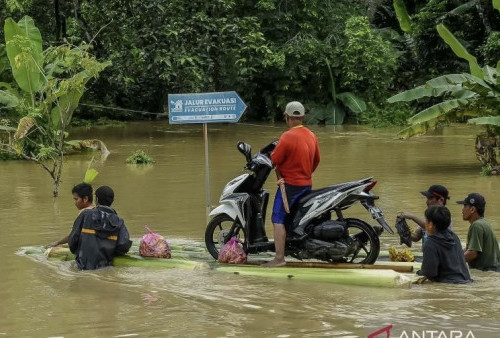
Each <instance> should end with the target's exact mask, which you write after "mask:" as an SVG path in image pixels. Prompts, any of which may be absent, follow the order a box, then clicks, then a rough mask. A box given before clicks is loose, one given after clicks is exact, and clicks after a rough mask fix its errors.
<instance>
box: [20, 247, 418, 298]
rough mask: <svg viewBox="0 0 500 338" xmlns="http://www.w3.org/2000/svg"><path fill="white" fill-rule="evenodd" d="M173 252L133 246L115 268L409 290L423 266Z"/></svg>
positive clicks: (67, 255)
mask: <svg viewBox="0 0 500 338" xmlns="http://www.w3.org/2000/svg"><path fill="white" fill-rule="evenodd" d="M171 249H172V258H170V259H165V258H147V257H141V256H139V255H138V246H137V245H133V246H132V248H131V250H130V252H129V253H128V254H127V255H124V256H118V257H115V259H114V261H113V265H114V266H117V267H145V268H167V269H168V268H182V269H190V270H196V269H203V270H213V271H216V272H221V273H231V274H235V275H241V276H256V277H265V278H281V279H288V280H304V281H315V282H324V283H331V284H344V285H359V286H376V287H389V288H409V287H410V286H411V283H412V280H413V279H414V276H415V275H414V272H413V271H415V269H418V268H419V267H420V263H406V262H405V263H402V262H390V261H380V262H377V263H375V264H374V265H367V264H366V265H365V264H345V263H322V262H300V261H290V262H287V265H286V266H284V267H278V268H263V267H260V266H258V265H259V264H261V263H263V262H265V261H266V260H269V259H270V258H271V257H272V256H268V255H265V254H264V255H257V256H256V259H257V260H249V261H248V263H247V264H243V265H233V264H221V263H217V262H214V260H213V258H212V257H211V256H210V254H209V253H208V252H207V251H206V250H205V249H204V248H203V247H199V246H188V245H171ZM19 254H24V255H27V256H35V255H36V256H38V257H40V256H41V257H43V255H45V256H46V257H47V258H48V259H50V260H61V261H71V260H73V259H74V255H73V254H72V253H71V252H70V251H69V249H68V248H67V247H53V248H50V249H47V250H45V249H44V248H42V247H26V248H21V249H20V250H19ZM398 271H399V272H398Z"/></svg>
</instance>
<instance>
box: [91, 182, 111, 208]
mask: <svg viewBox="0 0 500 338" xmlns="http://www.w3.org/2000/svg"><path fill="white" fill-rule="evenodd" d="M95 197H97V203H99V204H100V205H105V206H108V207H109V206H111V204H113V201H114V200H115V192H114V191H113V189H111V188H110V187H108V186H107V185H103V186H101V187H99V188H97V190H96V191H95Z"/></svg>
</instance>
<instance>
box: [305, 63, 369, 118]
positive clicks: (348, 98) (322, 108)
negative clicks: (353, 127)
mask: <svg viewBox="0 0 500 338" xmlns="http://www.w3.org/2000/svg"><path fill="white" fill-rule="evenodd" d="M325 62H326V66H327V68H328V74H329V76H330V82H331V87H332V89H331V101H330V102H328V103H327V104H326V105H318V104H310V105H309V106H310V107H311V111H310V113H309V114H307V115H306V123H317V124H327V125H339V124H342V123H343V122H344V118H345V116H346V109H348V110H349V111H351V112H353V113H355V114H357V113H361V112H363V111H365V110H366V103H365V101H363V100H362V99H360V98H359V97H358V96H356V95H355V94H354V93H351V92H343V93H337V90H336V89H335V79H334V77H333V73H332V68H331V67H330V63H329V62H328V60H327V59H326V60H325Z"/></svg>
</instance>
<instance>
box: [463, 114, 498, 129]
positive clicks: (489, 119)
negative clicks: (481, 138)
mask: <svg viewBox="0 0 500 338" xmlns="http://www.w3.org/2000/svg"><path fill="white" fill-rule="evenodd" d="M467 123H470V124H481V125H490V126H496V127H500V116H483V117H476V118H473V119H469V120H468V121H467Z"/></svg>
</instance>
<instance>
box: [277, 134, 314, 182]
mask: <svg viewBox="0 0 500 338" xmlns="http://www.w3.org/2000/svg"><path fill="white" fill-rule="evenodd" d="M319 159H320V156H319V146H318V139H317V137H316V135H314V133H313V132H312V131H310V130H309V129H307V128H306V127H304V126H302V125H300V126H296V127H294V128H291V129H289V130H287V131H286V132H284V133H283V134H282V135H281V137H280V139H279V141H278V144H277V145H276V148H275V149H274V151H273V152H272V154H271V160H272V161H273V163H274V165H275V166H276V168H277V169H278V170H279V171H280V173H281V175H282V176H283V178H284V179H285V182H286V183H287V184H291V185H295V186H308V185H312V177H311V176H312V173H313V172H314V170H315V169H316V167H317V166H318V164H319Z"/></svg>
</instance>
